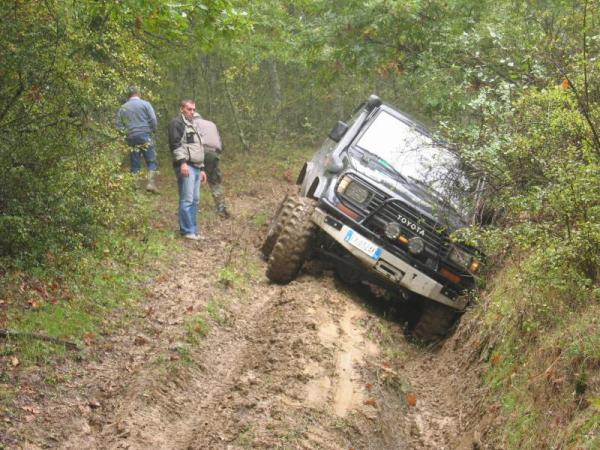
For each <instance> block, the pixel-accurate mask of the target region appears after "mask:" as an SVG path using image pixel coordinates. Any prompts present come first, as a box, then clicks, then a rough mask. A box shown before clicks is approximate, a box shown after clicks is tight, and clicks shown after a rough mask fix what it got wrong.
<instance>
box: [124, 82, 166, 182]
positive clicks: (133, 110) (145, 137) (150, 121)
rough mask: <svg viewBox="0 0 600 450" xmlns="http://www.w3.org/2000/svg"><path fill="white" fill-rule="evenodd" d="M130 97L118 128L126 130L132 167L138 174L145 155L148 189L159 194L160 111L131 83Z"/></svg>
mask: <svg viewBox="0 0 600 450" xmlns="http://www.w3.org/2000/svg"><path fill="white" fill-rule="evenodd" d="M127 94H128V96H129V98H128V100H127V101H126V102H125V103H123V105H122V106H121V107H120V108H119V111H118V112H117V128H118V129H119V130H121V131H122V132H124V133H126V138H125V141H126V142H127V144H129V147H130V149H131V151H130V153H129V161H130V169H131V173H133V174H134V175H135V176H136V177H137V174H139V172H140V170H141V168H142V156H143V157H144V160H145V161H146V165H147V166H148V182H147V184H146V190H147V191H148V192H153V193H158V189H157V188H156V171H157V169H158V163H157V162H156V144H155V142H154V138H153V137H152V135H153V133H154V132H156V126H157V121H156V114H155V113H154V108H152V105H151V104H150V102H147V101H146V100H142V99H141V97H140V90H139V89H138V88H137V87H136V86H130V87H129V89H128V90H127Z"/></svg>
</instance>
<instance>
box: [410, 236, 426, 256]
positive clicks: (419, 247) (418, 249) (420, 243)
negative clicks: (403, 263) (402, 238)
mask: <svg viewBox="0 0 600 450" xmlns="http://www.w3.org/2000/svg"><path fill="white" fill-rule="evenodd" d="M423 250H425V241H424V240H423V239H422V238H420V237H418V236H416V237H412V238H410V239H409V240H408V251H409V252H411V253H412V254H413V255H418V254H420V253H422V252H423Z"/></svg>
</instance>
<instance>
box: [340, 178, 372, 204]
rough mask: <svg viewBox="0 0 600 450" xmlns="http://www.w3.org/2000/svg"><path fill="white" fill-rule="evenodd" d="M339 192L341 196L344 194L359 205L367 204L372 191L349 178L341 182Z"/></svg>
mask: <svg viewBox="0 0 600 450" xmlns="http://www.w3.org/2000/svg"><path fill="white" fill-rule="evenodd" d="M337 191H338V193H339V194H344V196H345V197H346V198H348V199H349V200H351V201H353V202H355V203H358V204H364V203H366V202H367V200H369V197H370V196H371V191H369V190H368V189H367V188H366V187H364V186H363V185H362V184H360V183H358V182H357V181H354V180H353V179H352V178H350V177H347V176H346V177H344V178H343V179H342V181H340V184H339V185H338V188H337Z"/></svg>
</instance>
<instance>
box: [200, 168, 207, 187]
mask: <svg viewBox="0 0 600 450" xmlns="http://www.w3.org/2000/svg"><path fill="white" fill-rule="evenodd" d="M207 181H208V177H207V176H206V172H205V171H204V170H201V171H200V182H201V183H202V184H206V182H207Z"/></svg>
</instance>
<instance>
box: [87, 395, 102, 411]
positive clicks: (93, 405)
mask: <svg viewBox="0 0 600 450" xmlns="http://www.w3.org/2000/svg"><path fill="white" fill-rule="evenodd" d="M88 405H89V406H90V408H94V409H95V408H100V402H99V401H98V400H96V399H95V398H92V399H90V401H89V402H88Z"/></svg>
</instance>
